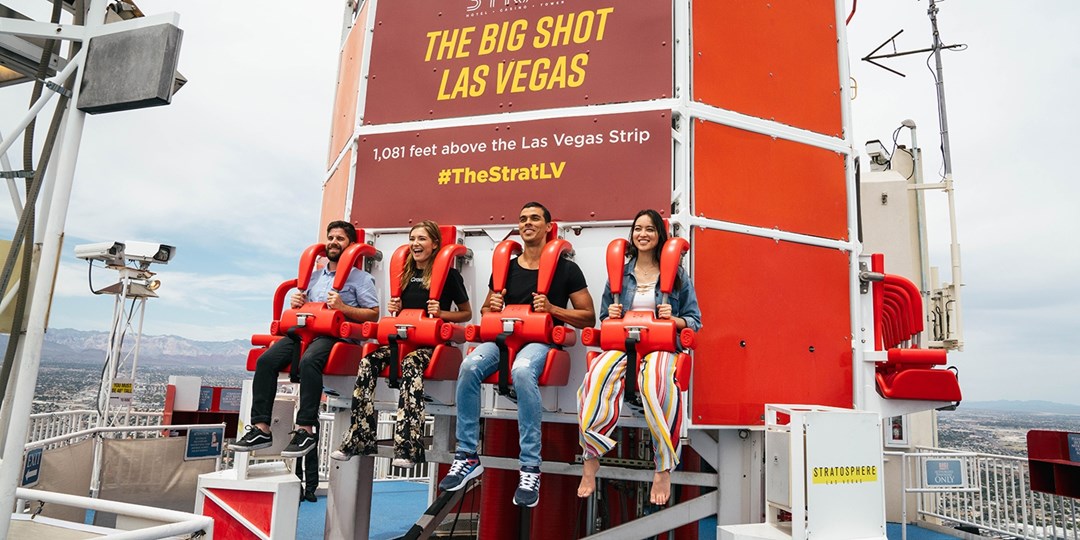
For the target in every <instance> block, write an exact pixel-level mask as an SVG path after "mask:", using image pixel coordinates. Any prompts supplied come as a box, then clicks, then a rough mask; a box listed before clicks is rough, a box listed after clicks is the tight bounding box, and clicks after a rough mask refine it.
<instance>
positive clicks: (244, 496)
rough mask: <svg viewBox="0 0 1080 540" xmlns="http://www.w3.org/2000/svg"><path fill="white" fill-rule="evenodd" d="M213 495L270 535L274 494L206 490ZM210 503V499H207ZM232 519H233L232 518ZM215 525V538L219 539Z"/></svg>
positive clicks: (215, 489) (267, 492) (218, 489)
mask: <svg viewBox="0 0 1080 540" xmlns="http://www.w3.org/2000/svg"><path fill="white" fill-rule="evenodd" d="M206 491H207V492H209V493H213V494H214V496H215V497H217V498H218V499H221V502H223V503H225V505H226V506H228V507H229V508H231V509H232V510H233V511H234V512H236V513H238V514H240V515H241V516H244V519H246V520H248V521H249V522H251V524H252V525H254V526H255V527H256V528H258V529H259V530H260V531H263V532H265V533H266V534H270V523H271V522H272V516H273V511H274V494H273V493H271V492H269V491H241V490H236V489H221V488H213V489H207V490H206ZM207 501H208V502H210V500H209V499H207ZM230 519H232V518H230ZM216 526H217V524H216V523H215V529H214V537H215V538H216V537H217V529H216Z"/></svg>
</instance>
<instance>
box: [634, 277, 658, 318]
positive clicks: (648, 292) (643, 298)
mask: <svg viewBox="0 0 1080 540" xmlns="http://www.w3.org/2000/svg"><path fill="white" fill-rule="evenodd" d="M630 309H631V310H634V311H654V310H656V282H655V281H654V282H652V283H646V284H638V286H637V291H635V292H634V301H633V303H631V304H630Z"/></svg>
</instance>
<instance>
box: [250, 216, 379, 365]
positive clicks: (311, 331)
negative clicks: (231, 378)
mask: <svg viewBox="0 0 1080 540" xmlns="http://www.w3.org/2000/svg"><path fill="white" fill-rule="evenodd" d="M357 234H358V236H359V237H360V238H362V237H363V236H362V235H363V233H362V232H361V231H357ZM325 253H326V244H314V245H312V246H310V247H308V248H307V249H305V250H304V252H303V253H302V254H301V255H300V269H299V272H298V275H297V278H296V279H290V280H288V281H285V282H283V283H282V284H281V285H278V288H277V290H276V291H275V292H274V308H273V309H274V319H273V321H272V322H271V323H270V333H269V334H256V335H253V336H251V344H252V345H254V346H255V347H254V348H252V349H251V350H250V351H248V360H247V368H248V371H254V370H255V364H256V362H257V361H258V359H259V357H260V356H262V353H264V352H266V350H267V348H269V347H270V346H271V345H273V344H274V343H275V342H277V341H278V340H279V339H282V338H288V339H294V340H296V341H297V342H298V343H299V344H300V348H299V351H298V353H297V354H296V355H294V357H293V364H294V365H293V366H290V367H287V368H286V369H287V370H288V371H289V373H290V375H289V377H290V380H292V381H293V382H298V381H299V379H298V377H299V374H298V371H297V369H296V366H295V364H296V363H297V362H299V359H300V357H301V356H302V355H303V353H304V350H305V349H307V346H308V344H309V343H311V341H312V340H313V339H315V338H316V337H319V336H332V337H341V331H342V327H343V326H346V325H348V324H349V323H348V321H346V320H345V316H344V315H343V314H342V313H341V312H340V311H338V310H336V309H330V308H328V307H326V302H308V303H306V304H304V305H303V306H300V307H299V308H297V309H287V310H284V311H282V309H283V307H284V305H285V296H286V294H288V292H289V291H290V290H292V289H293V288H296V289H299V290H301V291H307V288H308V286H309V285H310V283H311V273H312V271H313V270H314V268H315V261H316V260H317V259H318V258H319V257H320V256H322V255H323V254H325ZM376 253H377V252H376V251H375V247H374V246H371V245H369V244H365V243H364V242H362V241H358V242H354V243H352V244H350V245H349V246H348V247H346V248H345V250H344V251H342V253H341V258H340V259H338V266H337V268H338V270H337V273H336V274H335V275H334V282H333V284H332V285H331V286H332V288H333V290H335V291H339V290H341V288H342V287H344V286H345V281H346V280H347V279H348V278H349V273H350V272H351V271H352V269H353V268H362V267H363V264H364V257H373V256H375V255H376ZM360 353H361V346H360V345H356V344H352V343H346V342H339V343H336V344H334V347H333V349H331V351H330V357H329V358H328V359H327V362H326V367H325V368H324V369H323V373H325V374H327V375H355V374H356V370H357V368H358V367H359V364H360V358H361V354H360Z"/></svg>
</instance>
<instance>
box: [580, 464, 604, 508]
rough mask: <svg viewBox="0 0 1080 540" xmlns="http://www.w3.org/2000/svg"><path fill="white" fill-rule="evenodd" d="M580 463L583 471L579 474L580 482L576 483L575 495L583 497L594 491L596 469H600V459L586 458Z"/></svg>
mask: <svg viewBox="0 0 1080 540" xmlns="http://www.w3.org/2000/svg"><path fill="white" fill-rule="evenodd" d="M582 465H583V468H584V471H582V474H581V483H580V484H578V488H577V496H578V497H581V498H583V499H584V498H585V497H588V496H589V495H592V494H593V492H594V491H596V471H598V470H600V460H599V459H597V458H592V459H586V460H585V461H584V462H583V463H582Z"/></svg>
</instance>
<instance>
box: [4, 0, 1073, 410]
mask: <svg viewBox="0 0 1080 540" xmlns="http://www.w3.org/2000/svg"><path fill="white" fill-rule="evenodd" d="M5 3H9V4H13V5H19V4H27V5H30V6H33V9H38V10H40V9H41V8H40V6H41V5H43V4H44V3H43V2H39V1H30V0H25V1H24V2H5ZM138 4H139V6H140V7H141V8H142V10H143V11H144V12H146V13H161V12H165V11H170V10H180V26H181V28H182V29H183V30H184V38H183V48H182V52H181V60H180V71H181V72H182V73H183V74H184V75H185V76H186V77H187V78H188V80H189V82H188V84H187V85H186V86H185V87H184V88H183V89H182V90H181V91H180V92H179V93H177V95H176V96H175V97H174V99H173V103H172V104H171V105H170V106H168V107H159V108H153V109H144V110H141V111H133V112H123V113H114V114H106V115H98V116H92V117H89V118H88V120H87V123H86V130H85V132H84V138H83V145H82V150H81V153H80V157H79V164H78V169H77V173H76V180H75V185H74V189H73V192H72V201H71V209H70V211H69V214H68V219H67V225H66V232H67V237H66V240H65V245H64V248H63V254H62V259H61V265H60V270H59V277H58V280H57V286H56V293H55V295H56V296H55V300H54V306H53V309H52V314H51V320H50V326H52V327H57V328H76V329H82V330H106V329H107V328H108V326H109V317H110V315H111V313H112V301H111V299H106V298H104V297H98V296H94V295H92V294H90V292H89V287H88V285H87V268H86V264H85V263H84V262H83V261H80V260H78V259H75V257H74V256H73V255H72V249H73V246H74V245H77V244H81V243H86V242H99V241H109V240H119V241H125V240H146V241H156V242H162V243H166V244H171V245H175V246H177V247H178V251H177V256H176V258H175V259H174V261H173V262H171V263H169V264H168V265H167V266H158V267H156V268H155V270H156V271H158V272H159V273H160V275H159V276H158V277H159V278H160V279H161V281H162V282H163V285H162V287H161V289H160V290H159V291H158V292H159V294H160V298H158V299H154V300H152V301H151V302H150V303H149V304H148V307H147V313H146V322H145V328H144V331H145V333H147V334H156V335H160V334H173V335H179V336H183V337H187V338H191V339H199V340H214V341H216V340H229V339H246V338H247V336H250V335H251V334H252V333H257V332H264V331H265V330H266V325H267V324H268V323H269V320H270V310H271V306H270V297H271V296H272V291H273V289H274V288H275V287H276V286H277V284H278V283H280V282H281V281H283V280H284V279H286V278H287V277H288V276H290V275H293V273H294V272H295V264H296V257H297V255H298V253H299V252H300V251H301V250H302V249H303V248H304V247H305V246H307V245H308V244H310V243H312V242H314V241H316V240H317V239H318V238H319V236H320V234H319V233H320V228H321V227H320V224H319V223H318V220H319V209H320V201H321V185H322V182H323V180H324V177H325V169H326V154H327V150H328V145H329V144H328V143H329V126H330V114H331V106H332V102H333V94H334V86H335V82H336V73H337V51H338V47H339V42H340V27H341V16H342V13H343V10H344V8H343V6H342V4H343V2H334V1H330V0H320V1H315V2H292V3H285V2H280V1H265V2H258V3H256V2H250V1H230V2H217V1H209V0H192V1H187V2H183V3H176V2H168V1H161V0H141V1H139V2H138ZM297 6H302V8H298V7H297ZM938 6H939V8H940V13H939V26H940V30H941V35H942V40H943V41H944V42H945V43H946V44H966V45H967V49H966V50H964V51H963V52H947V53H945V54H944V64H945V77H944V81H945V89H946V96H947V109H948V121H949V127H950V142H951V147H952V163H953V176H954V180H955V183H956V206H957V215H958V220H959V237H960V244H961V250H962V263H963V272H964V279H963V284H964V287H963V298H964V308H963V309H964V313H963V316H964V334H965V335H964V339H965V347H964V351H963V352H960V353H951V354H950V356H949V359H950V363H951V364H954V365H956V366H957V367H958V368H959V370H960V380H961V385H962V388H963V390H964V394H965V399H968V400H977V401H982V400H991V399H1046V400H1051V401H1058V402H1063V403H1073V404H1080V392H1077V391H1076V390H1075V388H1074V387H1075V385H1076V383H1077V381H1080V353H1078V352H1077V351H1080V332H1078V331H1077V328H1076V327H1077V324H1076V321H1077V316H1076V313H1077V312H1078V311H1080V285H1078V284H1077V280H1076V279H1075V278H1074V276H1076V275H1078V274H1080V250H1077V249H1075V248H1070V247H1069V246H1070V245H1071V241H1070V240H1069V239H1070V238H1076V237H1077V236H1078V235H1080V225H1078V223H1080V218H1078V217H1077V215H1078V214H1077V212H1076V211H1075V210H1074V209H1073V208H1071V206H1072V205H1074V204H1075V202H1076V201H1077V200H1080V197H1078V195H1080V193H1078V191H1080V187H1078V185H1077V183H1076V182H1074V181H1072V177H1073V174H1071V169H1072V167H1070V164H1071V163H1070V162H1071V160H1070V159H1067V157H1068V156H1069V155H1071V152H1072V151H1073V148H1072V146H1073V145H1072V144H1071V141H1070V139H1069V137H1070V136H1072V134H1073V131H1074V126H1075V125H1077V124H1078V121H1080V108H1078V107H1076V106H1075V105H1074V104H1073V99H1074V96H1075V95H1076V94H1077V90H1078V88H1077V86H1078V85H1077V81H1080V40H1077V39H1075V37H1073V38H1070V37H1068V36H1070V35H1074V33H1075V28H1076V27H1077V25H1078V24H1080V3H1076V2H1074V1H1072V0H1045V1H1042V2H1038V3H1025V2H1005V1H1003V0H947V1H945V2H939V3H938ZM847 8H848V9H849V10H850V8H851V0H849V1H848V5H847ZM33 9H24V11H27V12H30V13H35V12H34V11H33ZM926 9H927V2H926V0H893V1H890V2H865V1H864V2H860V3H859V4H858V9H857V10H856V12H855V14H854V17H853V18H852V19H851V22H850V24H849V26H848V41H849V56H850V58H851V61H850V65H851V72H852V77H853V78H854V80H855V81H856V83H857V87H858V94H857V97H856V99H855V100H854V101H853V102H852V115H853V116H852V119H853V139H854V141H856V148H857V149H859V150H860V152H861V151H862V146H863V144H862V143H863V142H864V141H866V140H870V139H881V140H883V141H887V140H889V139H890V138H891V134H892V132H893V130H894V129H895V128H896V127H897V126H898V125H899V124H900V121H902V120H904V119H912V120H914V121H915V122H916V124H917V125H918V126H919V141H920V145H921V146H922V147H923V150H924V157H925V159H926V166H925V172H926V177H927V181H933V179H934V178H935V177H936V175H937V174H938V173H939V171H940V164H941V156H940V152H939V150H938V145H939V142H938V137H937V133H938V123H937V109H936V103H935V90H934V79H933V77H932V74H931V72H930V71H929V70H928V69H927V65H926V60H927V58H926V57H927V55H926V54H920V55H914V56H910V57H905V58H900V59H895V60H891V61H886V62H887V65H889V66H890V67H892V68H894V69H897V70H899V71H901V72H903V73H905V74H906V75H907V76H906V77H904V78H901V77H899V76H896V75H894V74H891V73H888V72H886V71H884V70H882V69H880V68H877V67H874V66H871V65H869V64H867V63H865V62H861V61H859V60H858V59H859V58H861V57H863V56H865V55H866V54H868V53H869V52H870V51H871V50H873V49H874V48H875V47H877V46H878V45H879V44H880V43H881V42H883V41H885V40H886V39H888V38H889V37H890V36H891V35H893V34H894V33H895V32H896V31H897V30H900V29H903V30H904V33H903V34H902V35H901V36H900V37H899V38H898V40H897V44H896V47H897V49H899V50H911V49H921V48H925V47H928V46H929V45H930V39H931V34H930V24H929V20H928V18H927V15H926ZM780 38H782V37H778V39H780ZM24 86H25V85H24ZM28 96H29V88H28V87H25V88H24V87H15V88H0V133H2V135H3V136H8V135H9V134H8V133H7V132H6V131H4V130H6V129H10V126H11V125H12V124H13V123H14V121H15V120H16V119H17V116H18V115H19V111H21V110H24V109H25V106H26V103H27V102H28V100H29V97H28ZM44 131H45V129H44V128H41V129H40V130H39V133H43V132H44ZM40 137H42V136H39V138H40ZM901 142H907V141H906V135H902V136H901ZM18 148H21V145H17V149H18ZM9 157H10V158H11V159H12V160H13V161H15V162H16V164H18V162H19V161H21V151H17V150H12V151H9ZM928 212H929V219H928V221H929V224H930V225H929V238H930V245H931V249H930V254H931V263H932V264H934V265H936V266H939V267H941V268H942V269H943V275H946V274H947V272H946V271H944V269H946V268H948V264H949V263H948V245H949V237H948V221H947V214H946V207H945V196H944V195H943V194H940V193H932V194H930V195H929V196H928ZM14 223H15V217H14V214H13V212H11V211H10V210H9V211H0V232H2V233H3V236H7V237H10V231H11V230H13V227H14ZM115 277H116V276H115V275H114V274H113V275H110V272H109V271H106V270H102V269H97V270H95V271H94V272H93V281H94V286H95V287H96V288H100V287H101V286H103V285H106V284H108V283H111V282H112V281H114V280H115Z"/></svg>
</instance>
